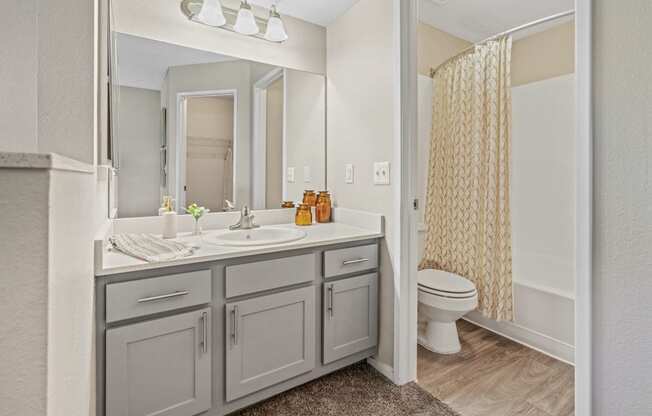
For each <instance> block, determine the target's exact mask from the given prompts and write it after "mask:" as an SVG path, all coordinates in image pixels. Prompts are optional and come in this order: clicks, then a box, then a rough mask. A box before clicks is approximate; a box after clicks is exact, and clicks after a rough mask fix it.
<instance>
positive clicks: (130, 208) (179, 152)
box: [110, 32, 326, 217]
mask: <svg viewBox="0 0 652 416" xmlns="http://www.w3.org/2000/svg"><path fill="white" fill-rule="evenodd" d="M111 35H112V41H111V45H112V47H111V49H112V50H111V59H112V63H111V72H112V73H111V85H112V87H111V134H110V137H111V139H110V140H111V144H112V146H111V147H112V149H114V155H115V157H116V158H117V160H116V161H114V163H115V167H116V169H117V172H118V174H117V181H116V184H115V188H116V190H115V191H114V195H115V201H113V205H114V206H115V207H116V208H117V216H118V217H143V216H152V215H157V212H158V208H159V207H160V205H161V201H162V198H163V196H165V195H169V196H171V197H172V198H173V199H174V201H175V209H176V210H177V211H178V212H180V213H182V212H183V209H182V207H184V206H187V205H188V204H190V203H193V202H196V203H197V204H199V205H202V206H205V207H207V208H209V209H210V210H211V211H212V212H219V211H224V210H229V209H232V207H235V208H240V207H241V206H242V205H244V204H247V205H249V206H250V207H253V208H255V209H272V208H279V207H280V206H281V203H282V201H287V200H292V201H296V200H299V199H300V198H301V195H302V192H303V190H305V189H315V190H320V189H325V187H326V183H325V182H326V172H325V171H326V163H325V159H326V132H325V125H326V96H325V95H326V85H325V79H324V76H323V75H319V74H313V73H307V72H301V71H296V70H293V69H288V68H281V67H276V66H271V65H267V64H264V63H260V62H253V61H247V60H242V59H238V58H235V57H231V56H223V55H219V54H216V53H213V52H207V51H202V50H198V49H191V48H187V47H184V46H179V45H174V44H170V43H165V42H160V41H157V40H153V39H146V38H142V37H138V36H133V35H129V34H125V33H120V32H112V33H111Z"/></svg>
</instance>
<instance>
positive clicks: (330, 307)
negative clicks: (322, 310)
mask: <svg viewBox="0 0 652 416" xmlns="http://www.w3.org/2000/svg"><path fill="white" fill-rule="evenodd" d="M328 312H329V315H330V317H331V318H332V317H333V285H330V286H328Z"/></svg>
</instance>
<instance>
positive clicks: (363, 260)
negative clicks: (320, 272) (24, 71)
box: [342, 259, 369, 266]
mask: <svg viewBox="0 0 652 416" xmlns="http://www.w3.org/2000/svg"><path fill="white" fill-rule="evenodd" d="M368 261H369V259H356V260H344V261H343V262H342V266H350V265H352V264H359V263H366V262H368Z"/></svg>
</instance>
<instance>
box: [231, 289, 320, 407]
mask: <svg viewBox="0 0 652 416" xmlns="http://www.w3.org/2000/svg"><path fill="white" fill-rule="evenodd" d="M315 290H316V289H315V287H314V286H309V287H305V288H301V289H295V290H290V291H287V292H281V293H275V294H272V295H267V296H260V297H256V298H253V299H248V300H243V301H240V302H231V303H227V304H226V337H225V342H226V400H227V401H233V400H235V399H237V398H240V397H243V396H246V395H248V394H250V393H253V392H256V391H259V390H262V389H264V388H266V387H269V386H272V385H274V384H277V383H280V382H282V381H285V380H288V379H290V378H292V377H295V376H298V375H300V374H303V373H307V372H309V371H310V370H312V369H313V368H315V323H316V322H315V304H314V302H315Z"/></svg>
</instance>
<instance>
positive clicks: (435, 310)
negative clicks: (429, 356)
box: [418, 269, 478, 354]
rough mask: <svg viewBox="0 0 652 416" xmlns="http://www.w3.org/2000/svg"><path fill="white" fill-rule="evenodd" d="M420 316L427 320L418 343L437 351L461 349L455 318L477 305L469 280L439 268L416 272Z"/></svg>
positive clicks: (444, 351) (474, 292)
mask: <svg viewBox="0 0 652 416" xmlns="http://www.w3.org/2000/svg"><path fill="white" fill-rule="evenodd" d="M418 288H419V316H420V317H421V318H422V319H424V320H425V321H426V328H425V331H423V332H420V333H419V336H418V342H419V344H420V345H421V346H422V347H424V348H426V349H427V350H430V351H432V352H436V353H439V354H455V353H457V352H459V351H460V350H461V345H460V339H459V335H458V333H457V326H456V325H455V321H457V320H458V319H460V318H461V317H462V316H464V315H466V314H467V313H469V312H471V311H472V310H474V309H475V308H476V307H477V306H478V293H477V292H476V289H475V285H474V284H473V283H472V282H471V281H470V280H468V279H465V278H463V277H462V276H458V275H456V274H453V273H449V272H445V271H442V270H432V269H426V270H421V271H419V274H418Z"/></svg>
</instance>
